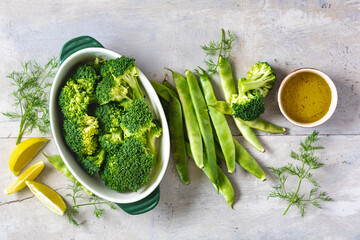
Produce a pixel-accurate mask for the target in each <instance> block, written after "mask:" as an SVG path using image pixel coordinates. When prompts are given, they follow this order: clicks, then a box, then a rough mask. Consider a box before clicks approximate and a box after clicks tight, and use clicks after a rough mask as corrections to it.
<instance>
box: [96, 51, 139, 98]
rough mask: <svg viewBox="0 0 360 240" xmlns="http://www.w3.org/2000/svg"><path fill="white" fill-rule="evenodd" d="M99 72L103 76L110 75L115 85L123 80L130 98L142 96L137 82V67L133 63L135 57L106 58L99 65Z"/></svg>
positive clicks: (121, 83) (122, 83)
mask: <svg viewBox="0 0 360 240" xmlns="http://www.w3.org/2000/svg"><path fill="white" fill-rule="evenodd" d="M100 74H101V76H102V77H103V78H105V77H106V76H110V77H112V78H113V79H114V81H115V83H116V84H117V85H124V82H125V83H126V85H127V86H129V89H128V92H129V95H130V98H131V99H140V98H142V97H143V93H142V91H141V89H140V86H139V83H138V74H139V69H138V68H137V67H136V65H135V59H133V58H127V57H125V56H122V57H120V58H115V59H111V60H108V61H106V63H105V64H104V65H103V66H101V70H100ZM99 90H100V89H99Z"/></svg>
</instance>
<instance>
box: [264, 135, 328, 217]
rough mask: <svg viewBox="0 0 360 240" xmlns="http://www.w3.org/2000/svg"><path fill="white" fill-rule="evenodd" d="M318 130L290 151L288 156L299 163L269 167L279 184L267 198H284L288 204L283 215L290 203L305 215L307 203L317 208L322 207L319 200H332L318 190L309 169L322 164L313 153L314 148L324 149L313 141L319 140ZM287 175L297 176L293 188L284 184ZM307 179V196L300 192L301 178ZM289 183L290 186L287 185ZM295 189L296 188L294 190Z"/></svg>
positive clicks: (317, 185) (318, 187)
mask: <svg viewBox="0 0 360 240" xmlns="http://www.w3.org/2000/svg"><path fill="white" fill-rule="evenodd" d="M318 135H319V132H317V131H314V132H313V133H312V134H310V135H308V136H307V137H306V138H305V141H302V142H300V147H299V152H300V153H295V152H294V151H291V154H290V157H291V158H293V159H294V160H297V161H299V162H300V165H294V164H292V163H288V165H286V166H284V167H280V168H274V167H272V168H270V171H271V172H272V173H273V174H274V176H275V178H276V179H277V180H278V181H279V182H280V184H278V185H276V186H274V187H273V189H274V190H273V191H272V192H271V193H270V194H269V196H268V198H280V199H283V200H286V201H287V202H288V203H289V205H288V207H287V208H286V210H285V211H284V213H283V215H285V214H286V213H287V212H288V210H289V209H290V207H291V206H292V205H295V206H297V207H298V208H299V211H300V214H301V216H302V217H304V216H305V215H306V211H305V210H306V208H307V205H308V204H309V203H310V204H312V205H313V206H315V207H317V208H322V206H321V204H320V202H321V201H324V202H327V201H332V200H333V199H332V198H330V197H329V196H328V194H327V193H326V192H324V191H320V192H319V190H320V185H319V184H318V183H317V181H316V180H315V178H314V176H313V174H312V173H311V172H310V171H311V170H314V169H318V168H320V167H322V166H324V164H323V163H320V162H319V161H318V160H319V157H318V156H316V155H315V153H314V152H315V150H319V149H324V147H322V146H314V145H313V143H315V142H316V141H318V140H319V136H318ZM288 176H296V177H297V178H298V185H297V188H293V187H292V186H291V185H290V184H286V183H287V182H286V180H287V178H288ZM305 179H306V180H307V181H308V182H309V183H310V184H311V185H313V187H312V189H311V190H310V192H309V194H307V195H308V196H306V195H305V193H302V192H300V189H301V184H302V183H303V180H305ZM289 185H290V186H289ZM295 189H296V190H295Z"/></svg>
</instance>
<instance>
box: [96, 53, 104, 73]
mask: <svg viewBox="0 0 360 240" xmlns="http://www.w3.org/2000/svg"><path fill="white" fill-rule="evenodd" d="M105 63H106V60H105V59H102V58H99V57H96V58H95V61H94V65H93V68H94V69H95V71H96V73H97V74H100V69H101V66H102V65H104V64H105Z"/></svg>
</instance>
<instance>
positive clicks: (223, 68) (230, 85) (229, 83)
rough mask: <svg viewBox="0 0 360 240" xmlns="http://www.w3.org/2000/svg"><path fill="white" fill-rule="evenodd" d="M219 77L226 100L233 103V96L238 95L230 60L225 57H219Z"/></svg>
mask: <svg viewBox="0 0 360 240" xmlns="http://www.w3.org/2000/svg"><path fill="white" fill-rule="evenodd" d="M218 71H219V76H220V82H221V88H222V89H223V92H224V96H225V100H226V101H227V102H230V101H231V96H232V95H234V94H237V91H236V87H235V82H234V77H233V72H232V70H231V66H230V63H229V60H228V59H226V58H223V57H221V56H220V57H219V70H218Z"/></svg>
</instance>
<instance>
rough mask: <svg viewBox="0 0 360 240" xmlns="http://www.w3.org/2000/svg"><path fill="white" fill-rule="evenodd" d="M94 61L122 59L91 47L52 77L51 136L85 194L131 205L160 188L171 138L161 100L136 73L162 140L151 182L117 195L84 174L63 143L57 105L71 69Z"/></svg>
mask: <svg viewBox="0 0 360 240" xmlns="http://www.w3.org/2000/svg"><path fill="white" fill-rule="evenodd" d="M96 57H100V58H103V59H107V60H108V59H113V58H118V57H121V55H119V54H118V53H116V52H113V51H111V50H108V49H105V48H100V47H90V48H85V49H82V50H79V51H77V52H75V53H73V54H72V55H70V56H69V57H68V58H67V59H66V60H65V61H64V62H63V63H62V64H61V66H60V68H59V70H58V72H57V74H56V76H55V79H54V82H53V85H52V88H51V92H50V103H49V110H50V124H51V130H52V134H53V137H54V141H55V144H56V146H57V148H58V150H59V153H60V155H61V157H62V159H63V161H64V162H65V164H66V166H67V167H68V168H69V170H70V172H71V173H72V174H73V175H74V177H75V178H76V179H77V180H78V181H79V182H80V183H81V184H82V185H84V187H86V188H87V189H88V190H90V191H91V192H93V193H94V194H96V195H97V196H99V197H101V198H103V199H106V200H108V201H112V202H115V203H122V204H126V203H134V202H137V201H139V200H141V199H144V198H145V197H147V196H148V195H149V194H150V193H152V192H153V191H154V190H155V188H156V187H157V186H159V184H160V181H161V180H162V178H163V176H164V174H165V171H166V168H167V165H168V162H169V156H170V138H169V129H168V124H167V121H166V117H165V113H164V110H163V108H162V106H161V103H160V100H159V98H158V96H157V94H156V92H155V90H154V89H153V87H152V86H151V84H150V82H149V80H148V79H147V78H146V76H145V75H144V74H143V73H142V72H141V71H139V79H140V82H139V85H140V87H141V88H142V90H143V93H144V95H145V99H146V100H147V101H148V102H149V104H150V107H151V108H152V110H153V113H154V115H155V118H157V119H158V120H159V121H160V122H161V125H162V136H161V137H160V139H158V140H157V141H158V142H159V145H158V148H157V151H158V162H157V164H156V166H155V168H154V169H153V171H152V173H151V176H150V181H149V182H147V183H146V184H145V185H144V186H142V187H141V188H140V189H139V190H138V191H137V192H130V191H129V192H123V193H119V192H117V191H114V190H112V189H110V188H109V187H107V186H105V185H104V183H103V181H102V180H101V179H100V177H96V176H89V175H88V174H86V173H85V172H84V171H83V170H82V168H81V167H80V166H79V164H78V163H77V162H76V160H75V158H74V157H73V154H72V153H71V151H70V150H69V148H68V147H67V145H66V143H65V141H64V138H63V135H62V132H63V130H62V129H63V126H62V122H63V120H62V119H63V116H62V113H61V111H60V107H59V105H58V97H59V93H60V91H61V88H62V86H64V84H65V81H66V80H67V78H68V77H69V73H70V72H71V71H72V70H73V69H74V67H75V66H76V65H77V64H79V63H86V62H93V61H94V60H95V58H96Z"/></svg>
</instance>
